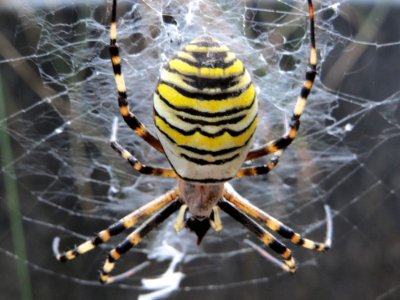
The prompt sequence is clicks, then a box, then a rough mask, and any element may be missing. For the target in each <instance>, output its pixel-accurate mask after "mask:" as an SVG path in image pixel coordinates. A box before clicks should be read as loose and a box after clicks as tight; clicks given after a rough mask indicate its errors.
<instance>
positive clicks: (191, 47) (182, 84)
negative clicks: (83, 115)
mask: <svg viewBox="0 0 400 300" xmlns="http://www.w3.org/2000/svg"><path fill="white" fill-rule="evenodd" d="M154 122H155V125H156V127H157V134H158V137H159V139H160V142H161V144H162V146H163V147H164V150H165V153H166V155H167V158H168V160H169V161H170V163H171V165H172V167H173V168H174V169H175V171H176V172H177V173H178V175H179V176H180V177H181V178H183V179H185V180H191V181H197V182H202V183H207V182H209V183H212V182H218V181H225V180H229V179H230V178H232V177H233V176H234V175H235V174H236V172H237V171H238V169H239V168H240V167H241V165H242V163H243V161H244V158H245V156H246V154H247V151H248V148H249V146H250V140H251V138H252V136H253V134H254V132H255V129H256V126H257V100H256V93H255V88H254V85H253V83H252V81H251V78H250V75H249V73H248V72H247V71H246V69H245V67H244V65H243V63H242V62H241V61H240V60H239V59H237V58H236V56H235V55H234V54H233V53H232V52H231V51H229V49H228V48H227V47H226V46H224V45H221V44H220V43H219V42H218V41H217V40H215V39H213V38H211V37H209V36H201V37H199V38H197V39H195V40H193V41H192V42H191V43H190V44H188V45H187V46H185V47H184V48H183V49H182V50H181V51H179V52H178V53H177V54H176V55H175V57H173V58H172V59H171V60H170V61H169V62H168V63H167V65H166V66H164V68H163V69H162V71H161V76H160V81H159V83H158V85H157V87H156V91H155V94H154Z"/></svg>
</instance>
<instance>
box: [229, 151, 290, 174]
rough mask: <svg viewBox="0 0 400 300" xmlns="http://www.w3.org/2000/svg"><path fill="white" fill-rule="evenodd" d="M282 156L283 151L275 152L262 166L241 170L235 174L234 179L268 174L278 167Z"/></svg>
mask: <svg viewBox="0 0 400 300" xmlns="http://www.w3.org/2000/svg"><path fill="white" fill-rule="evenodd" d="M282 154H283V150H279V151H277V152H275V153H274V155H273V156H272V157H271V158H270V159H269V160H268V162H267V163H266V164H264V165H260V166H254V167H244V168H241V169H240V170H239V171H238V172H237V173H236V176H235V178H238V177H247V176H257V175H265V174H268V173H269V172H271V171H272V170H273V169H275V167H276V166H277V165H278V163H279V159H280V157H281V156H282Z"/></svg>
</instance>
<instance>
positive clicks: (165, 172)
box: [110, 141, 177, 178]
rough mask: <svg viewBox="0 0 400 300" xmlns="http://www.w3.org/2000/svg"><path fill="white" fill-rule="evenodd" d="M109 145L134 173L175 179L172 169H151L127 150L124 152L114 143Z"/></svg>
mask: <svg viewBox="0 0 400 300" xmlns="http://www.w3.org/2000/svg"><path fill="white" fill-rule="evenodd" d="M110 144H111V148H113V149H114V151H115V152H117V153H119V155H121V157H122V158H124V159H125V160H126V161H127V162H128V163H129V164H130V165H131V166H132V167H133V168H134V169H135V170H136V171H138V172H139V173H141V174H145V175H153V176H161V177H169V178H176V177H177V175H176V173H175V171H174V170H172V169H164V168H158V167H151V166H147V165H144V164H142V163H141V162H139V161H138V160H137V159H136V157H134V156H133V155H132V154H131V153H130V152H129V151H128V150H126V149H125V148H124V147H122V146H121V145H120V144H118V143H117V142H116V141H111V142H110Z"/></svg>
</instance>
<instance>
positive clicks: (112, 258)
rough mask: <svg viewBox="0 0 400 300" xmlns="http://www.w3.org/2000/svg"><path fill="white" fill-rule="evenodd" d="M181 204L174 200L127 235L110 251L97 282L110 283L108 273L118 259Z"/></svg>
mask: <svg viewBox="0 0 400 300" xmlns="http://www.w3.org/2000/svg"><path fill="white" fill-rule="evenodd" d="M181 205H182V203H181V202H180V201H179V200H175V201H173V202H171V203H169V204H168V205H167V206H166V207H165V208H164V209H162V210H161V211H159V212H157V213H156V214H154V215H153V216H152V217H151V218H150V219H148V220H147V221H146V222H144V223H143V224H142V225H141V226H140V227H138V228H137V229H136V230H135V231H133V232H132V233H131V234H129V235H128V236H127V237H126V239H124V241H122V242H121V243H120V244H119V245H118V246H117V247H115V248H114V249H112V250H111V251H110V252H109V254H108V257H107V260H106V262H105V263H104V266H103V269H102V271H101V273H100V277H99V280H100V282H101V283H103V284H108V283H112V282H113V281H114V277H110V276H109V274H110V272H111V271H112V270H113V269H114V266H115V263H116V261H117V260H119V259H120V257H121V256H122V255H123V254H124V253H126V252H127V251H128V250H129V249H131V248H132V247H134V246H136V245H137V244H139V243H140V241H141V240H142V238H143V237H144V236H145V235H146V234H148V233H149V232H150V231H152V230H153V229H154V228H155V227H156V226H157V225H159V224H161V223H162V222H163V221H165V219H167V218H168V217H169V216H170V215H171V214H173V213H174V212H176V211H177V210H178V209H179V208H180V207H181Z"/></svg>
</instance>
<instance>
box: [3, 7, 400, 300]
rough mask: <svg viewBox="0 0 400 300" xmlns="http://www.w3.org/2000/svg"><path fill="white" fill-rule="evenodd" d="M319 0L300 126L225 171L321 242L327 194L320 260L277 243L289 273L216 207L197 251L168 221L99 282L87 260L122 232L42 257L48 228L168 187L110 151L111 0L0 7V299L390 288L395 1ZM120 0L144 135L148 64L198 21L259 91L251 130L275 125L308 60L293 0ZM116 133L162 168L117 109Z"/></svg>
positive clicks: (96, 218)
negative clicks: (271, 151)
mask: <svg viewBox="0 0 400 300" xmlns="http://www.w3.org/2000/svg"><path fill="white" fill-rule="evenodd" d="M322 2H323V3H319V2H317V3H315V14H316V22H317V23H316V30H317V48H318V55H319V63H318V73H319V75H318V77H317V80H316V84H315V87H314V88H313V91H312V94H311V95H310V97H309V104H308V105H307V107H306V111H305V114H304V115H303V116H302V125H301V128H300V133H299V137H298V139H296V141H295V143H294V144H293V145H292V146H291V147H290V148H289V149H288V150H287V151H286V152H285V154H284V156H283V158H282V160H281V162H280V164H279V166H278V167H277V168H276V169H275V170H274V172H272V173H271V174H269V175H268V176H260V177H257V178H244V179H240V180H234V181H232V184H233V186H234V187H235V188H236V189H237V191H238V192H240V193H241V194H242V195H243V196H245V197H246V198H247V199H249V200H251V201H252V202H253V203H254V204H256V205H257V206H259V207H260V208H261V209H263V210H265V211H267V212H269V213H270V214H272V215H273V216H275V217H277V218H278V219H280V220H282V221H283V222H285V223H287V224H288V225H290V226H291V227H293V228H295V229H296V230H297V231H298V232H300V233H302V234H305V235H306V236H307V237H310V238H313V239H316V240H323V234H324V228H325V222H324V218H325V217H324V210H323V206H324V204H329V205H330V207H331V209H332V212H333V222H334V231H335V234H334V244H333V249H332V251H331V252H329V253H327V254H323V255H321V254H319V253H314V252H312V251H307V250H303V249H300V248H299V247H295V246H293V245H290V243H288V242H287V243H286V244H287V245H288V246H289V247H290V248H291V249H293V250H294V254H295V257H296V259H297V261H298V263H299V270H298V273H297V274H296V275H295V276H290V275H288V274H286V273H285V272H283V271H281V270H280V269H278V268H276V267H275V266H274V265H273V264H271V263H270V262H269V261H266V260H265V258H263V257H262V256H260V255H259V254H258V253H257V252H256V251H255V250H254V249H253V248H251V247H249V244H248V243H246V242H245V240H246V239H250V240H253V241H254V242H256V243H257V244H259V242H258V241H257V240H256V239H254V237H253V236H252V235H251V234H249V233H248V232H247V231H246V230H245V229H244V228H243V227H241V226H240V225H239V224H237V223H236V222H235V221H233V220H232V219H230V218H229V217H227V216H225V215H224V214H222V215H221V217H222V222H223V226H224V228H223V230H222V232H220V233H218V234H217V233H215V232H211V231H210V232H209V233H208V234H207V236H206V237H205V239H204V241H203V243H202V244H201V245H200V246H197V245H196V243H195V236H194V235H193V234H191V233H190V232H187V231H183V232H180V233H178V234H177V233H175V232H174V230H173V226H172V225H173V222H174V221H175V218H174V217H171V218H169V220H167V221H166V222H165V223H164V224H163V225H162V226H159V227H158V228H157V230H155V231H154V232H152V233H151V234H150V235H149V236H148V237H147V238H146V239H144V240H143V242H142V243H141V244H140V246H139V247H137V248H135V249H132V250H131V251H130V252H129V253H128V254H127V255H125V256H124V257H123V258H121V262H119V264H118V265H117V269H116V271H115V272H116V273H117V274H118V273H124V272H126V271H127V272H129V271H130V270H131V269H132V268H134V267H137V268H136V269H134V271H135V272H134V274H132V276H130V277H129V278H128V279H126V280H124V281H122V282H120V283H116V284H114V285H111V286H109V287H107V288H103V287H101V285H100V284H98V283H97V276H98V269H99V268H100V267H101V266H102V264H103V261H104V259H105V257H106V254H107V252H108V251H109V250H110V249H111V248H112V247H113V245H116V244H117V243H118V241H119V240H120V239H121V238H123V237H118V238H115V239H113V240H112V241H111V242H110V243H109V244H107V245H103V246H101V247H99V249H96V250H93V251H91V252H90V253H88V254H86V255H84V256H82V257H79V258H78V259H76V260H74V261H73V262H71V263H68V264H66V265H62V264H59V263H58V262H57V261H56V260H55V259H54V257H53V251H52V245H53V244H54V241H55V240H57V239H56V238H59V239H60V248H61V249H68V248H70V247H72V246H73V245H75V244H77V243H79V242H81V241H83V240H84V239H86V238H88V237H91V236H92V234H93V233H95V232H98V231H99V230H100V229H103V228H105V227H107V225H109V224H111V223H112V222H114V221H116V220H117V219H119V218H120V217H122V216H123V215H125V214H127V213H128V212H130V211H132V210H133V209H135V208H137V207H139V206H141V205H143V204H145V203H147V202H149V201H151V200H152V199H154V198H155V197H157V196H159V195H161V194H162V193H164V192H165V191H167V190H168V189H169V188H171V187H173V186H174V182H173V181H171V180H167V179H159V178H154V177H148V176H140V175H138V174H137V173H135V172H134V171H133V170H131V168H130V167H129V165H128V164H127V163H126V162H125V161H124V160H123V159H121V158H120V157H119V156H118V155H116V153H115V152H113V151H112V149H111V148H110V147H109V136H110V133H111V124H112V120H113V118H114V117H115V116H119V113H118V108H117V103H116V88H115V84H114V79H113V76H112V69H111V64H110V62H109V58H108V48H107V46H108V40H109V36H108V35H109V31H108V29H109V14H110V10H109V3H105V1H101V2H100V1H73V2H71V1H69V2H68V4H66V3H63V2H62V1H30V2H29V3H27V2H25V1H13V2H12V3H13V5H14V6H11V5H10V4H8V6H5V5H3V6H2V10H1V11H0V14H1V16H2V18H1V19H0V22H1V28H2V31H1V32H0V39H1V40H0V42H1V45H2V46H1V49H0V55H1V58H0V65H1V69H0V72H1V80H0V97H1V98H0V99H1V101H0V103H1V107H0V137H1V143H0V144H1V149H0V151H1V173H0V175H1V176H2V181H1V182H0V184H1V190H0V196H1V210H0V216H1V218H0V226H1V233H0V252H1V257H0V261H1V266H2V267H1V269H0V272H1V275H2V276H1V277H2V281H1V283H0V287H1V290H2V296H1V297H4V299H17V298H19V297H21V299H55V298H56V297H57V299H60V300H61V299H71V298H74V299H76V298H78V299H87V298H89V299H92V298H96V299H108V298H113V299H114V298H115V299H125V298H128V297H132V296H134V297H140V299H158V298H163V297H168V298H169V299H189V298H190V299H202V298H204V297H205V296H206V297H207V299H221V298H223V299H224V298H227V299H228V298H232V297H235V298H237V299H252V298H253V299H265V298H266V297H270V298H271V299H275V298H277V299H278V298H279V299H293V298H299V299H316V298H321V299H354V298H362V299H398V298H399V296H400V282H399V280H398V278H399V275H400V274H399V263H400V259H399V255H398V253H399V250H400V242H399V239H398V236H399V234H400V222H399V220H398V211H399V201H398V200H399V193H400V190H399V185H398V183H399V182H400V180H399V178H400V173H399V167H400V160H399V155H398V151H397V150H398V149H399V147H400V138H399V133H400V130H399V119H400V105H399V99H400V90H399V84H398V70H399V68H400V65H399V62H398V57H399V54H400V49H399V47H400V32H399V30H398V28H400V24H399V21H398V17H397V16H398V13H399V10H400V6H399V5H398V4H396V1H383V2H380V4H379V5H375V4H373V2H371V3H369V2H365V1H329V0H327V1H322ZM82 3H84V4H82ZM118 6H119V9H118V15H119V18H118V41H119V45H120V47H121V53H120V54H121V58H122V65H123V73H124V75H125V79H126V83H127V88H128V95H129V101H130V103H131V106H132V107H133V109H134V111H135V113H136V114H137V115H138V116H139V118H140V120H141V121H142V122H144V123H145V124H146V125H147V126H148V127H149V128H150V129H151V130H153V129H154V126H153V124H152V113H151V111H152V93H153V91H154V87H155V84H156V81H157V79H158V73H159V70H160V67H161V65H162V64H163V63H165V62H166V61H167V60H168V59H169V58H170V57H172V55H173V54H174V53H175V52H176V51H177V50H178V49H179V48H180V47H182V46H183V45H184V44H185V43H187V42H189V41H190V40H192V39H193V38H194V37H196V36H197V35H199V34H202V33H207V34H210V35H212V36H214V37H216V38H218V39H219V40H221V41H222V42H224V43H225V44H227V45H228V46H229V47H230V48H231V50H232V51H233V52H235V53H236V54H237V55H238V56H239V57H240V58H241V59H242V60H243V61H244V63H245V65H246V67H247V69H248V70H249V72H250V73H251V74H252V77H253V79H254V82H255V85H256V86H257V89H258V90H257V92H258V98H259V103H260V114H259V115H260V125H259V128H258V130H257V134H256V138H255V140H254V143H255V144H256V145H260V144H262V143H264V142H266V141H269V140H271V139H274V138H277V137H279V136H280V135H282V134H283V133H284V132H285V124H286V121H287V119H288V118H289V117H290V115H291V112H292V109H293V105H294V102H295V99H296V97H297V95H298V93H299V91H300V87H301V85H302V83H303V78H304V73H305V70H306V64H307V60H308V55H309V53H308V51H309V38H308V31H307V29H306V28H307V26H308V19H307V16H308V11H307V6H306V3H305V1H303V0H295V1H288V0H282V1H230V0H219V1H211V0H195V1H182V0H170V1H151V0H146V1H119V4H118ZM120 120H121V119H120ZM153 131H154V130H153ZM118 140H119V142H120V143H121V144H122V145H124V146H126V147H127V148H128V149H129V150H130V151H131V152H132V153H134V154H135V155H136V156H137V157H138V158H139V160H141V161H143V162H145V163H148V164H151V165H159V166H167V162H166V159H165V158H164V157H163V156H162V155H160V154H159V153H157V152H156V151H155V150H153V149H151V148H150V147H149V146H148V145H147V144H146V143H145V142H143V141H142V140H140V139H139V138H137V137H136V136H134V135H133V133H132V132H131V130H130V129H128V128H127V126H125V124H123V122H121V121H120V128H119V131H118ZM262 161H265V159H264V160H263V159H260V160H258V161H257V162H259V163H261V162H262ZM122 236H124V234H122ZM55 285H56V286H57V288H55ZM333 291H334V293H333ZM76 295H79V296H76Z"/></svg>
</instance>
